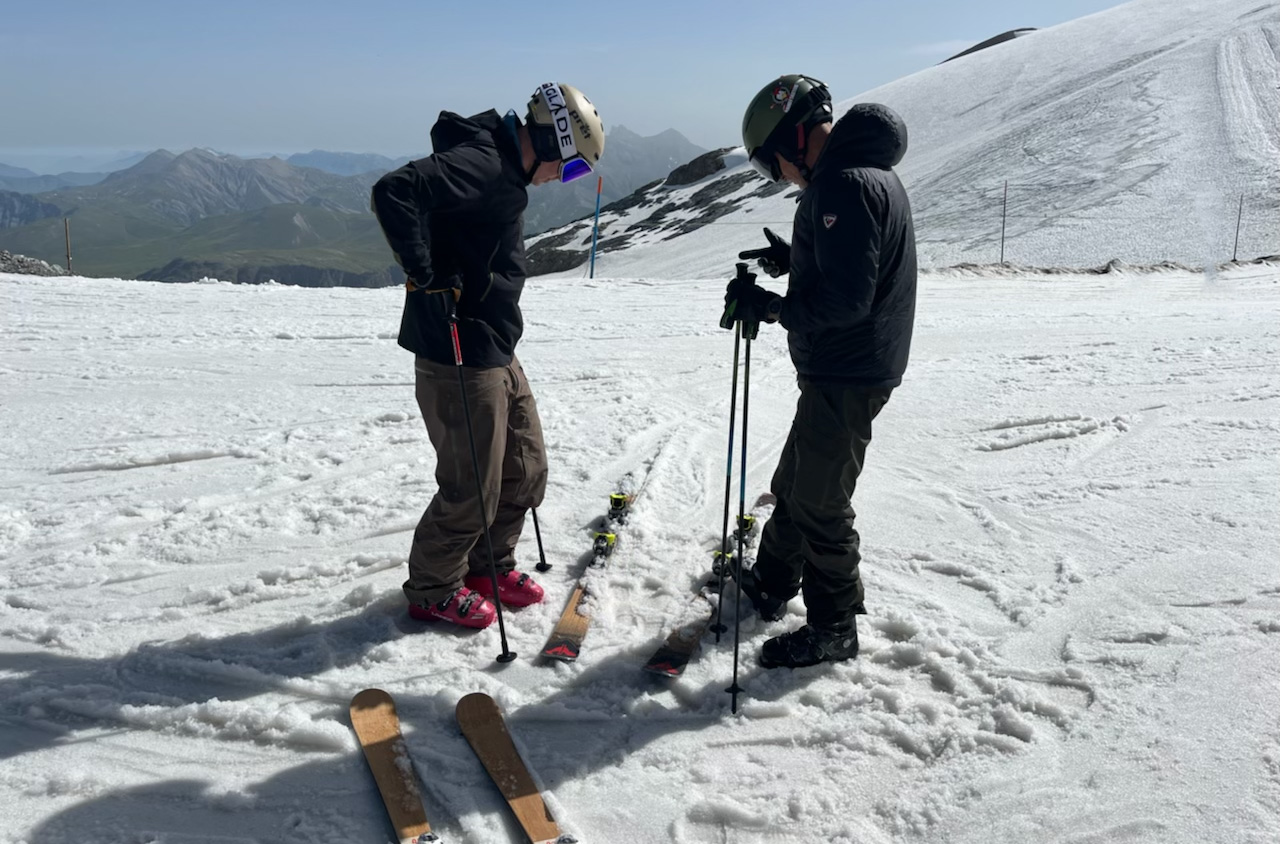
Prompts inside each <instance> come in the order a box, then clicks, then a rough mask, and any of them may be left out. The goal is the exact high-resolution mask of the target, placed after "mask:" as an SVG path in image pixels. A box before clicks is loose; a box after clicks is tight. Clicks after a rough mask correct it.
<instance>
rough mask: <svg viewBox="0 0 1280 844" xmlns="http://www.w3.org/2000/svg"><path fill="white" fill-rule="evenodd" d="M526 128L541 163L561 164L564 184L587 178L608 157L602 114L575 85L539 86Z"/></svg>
mask: <svg viewBox="0 0 1280 844" xmlns="http://www.w3.org/2000/svg"><path fill="white" fill-rule="evenodd" d="M525 125H526V126H527V127H528V129H529V140H530V142H531V143H532V144H533V153H534V156H535V157H536V158H537V159H538V161H559V162H560V181H561V182H572V181H573V180H574V179H580V178H582V177H583V176H585V175H587V174H588V173H590V172H591V171H592V169H593V168H594V167H595V166H596V164H597V163H598V162H599V161H600V156H602V155H604V124H603V123H602V122H601V121H600V113H599V112H598V111H596V107H595V106H593V105H592V104H591V100H589V99H587V98H586V96H584V95H583V93H582V92H581V91H579V90H578V89H577V88H574V87H573V86H571V85H563V84H558V83H555V82H544V83H542V84H541V85H539V86H538V90H536V91H534V92H533V96H532V97H530V98H529V111H528V113H527V114H526V115H525Z"/></svg>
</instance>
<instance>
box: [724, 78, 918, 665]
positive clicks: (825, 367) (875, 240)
mask: <svg viewBox="0 0 1280 844" xmlns="http://www.w3.org/2000/svg"><path fill="white" fill-rule="evenodd" d="M742 137H743V142H744V144H745V146H746V150H747V154H748V155H749V156H750V160H751V163H752V165H754V166H755V168H756V169H757V170H758V171H759V172H760V173H761V174H762V175H764V176H765V178H767V179H769V180H770V181H774V182H776V181H779V180H780V179H786V180H787V181H789V182H791V183H792V184H795V185H797V186H798V187H800V188H802V192H801V194H800V199H799V205H798V207H797V208H796V214H795V222H794V225H793V230H792V242H791V244H790V245H788V244H787V243H786V242H785V241H784V240H782V239H781V238H779V237H777V236H776V235H774V234H773V232H771V231H769V229H765V230H764V231H765V235H766V237H767V238H768V240H769V246H768V247H766V248H764V249H757V250H748V251H746V252H743V253H741V254H740V256H739V257H741V258H744V259H750V258H756V259H758V261H759V264H760V266H761V267H762V268H763V269H764V270H765V271H766V272H767V273H769V274H770V275H772V276H775V277H776V276H779V275H782V274H783V273H787V272H790V274H791V277H790V280H789V282H788V284H787V293H786V295H785V296H779V295H778V294H776V293H773V292H771V291H769V290H767V289H766V288H763V287H759V286H756V285H755V284H753V283H748V282H742V281H738V280H735V281H733V282H730V284H729V288H728V290H727V292H726V294H725V304H726V307H727V309H731V314H732V316H733V318H735V319H740V320H743V321H746V322H778V323H781V324H782V326H783V327H784V328H786V329H787V342H788V345H789V347H790V350H791V359H792V361H793V362H794V364H795V367H796V372H797V375H798V380H799V384H800V400H799V404H798V405H797V408H796V415H795V420H794V421H793V423H792V426H791V433H790V435H789V436H788V438H787V442H786V445H785V446H784V447H783V452H782V457H781V459H780V461H779V463H778V468H777V470H776V472H775V473H774V476H773V482H772V491H773V493H774V495H775V496H776V497H777V505H776V507H775V509H774V512H773V516H772V517H771V518H770V519H769V522H768V523H767V524H766V525H765V527H764V532H763V535H762V537H761V543H760V551H759V554H758V556H757V562H756V565H755V566H754V567H753V568H751V569H748V570H746V571H744V572H743V575H742V583H741V587H742V590H743V592H745V593H746V594H747V595H748V597H750V598H751V600H752V603H753V604H754V605H755V607H756V609H757V610H758V611H759V612H760V614H761V616H763V617H764V618H766V619H779V618H781V617H782V615H783V614H784V612H785V610H786V604H787V602H788V601H789V600H790V599H791V598H792V597H794V596H795V595H796V594H797V593H798V592H800V591H801V590H803V593H804V601H805V607H806V610H807V621H808V623H807V624H806V625H805V626H803V627H801V628H800V629H799V630H796V631H793V632H791V633H786V634H783V635H781V636H777V637H775V638H772V639H769V640H768V641H766V642H765V643H764V646H763V648H762V649H761V655H760V661H761V664H762V665H764V666H765V667H769V668H772V667H776V666H790V667H796V666H802V665H813V664H816V663H818V662H823V661H827V660H842V659H852V658H853V657H855V656H857V654H858V631H857V626H856V617H857V615H858V614H861V613H864V612H865V609H864V608H863V587H862V578H861V576H860V574H859V571H858V564H859V562H860V561H861V556H860V554H859V536H858V532H857V530H855V529H854V525H853V523H854V511H853V506H852V499H853V493H854V487H855V485H856V482H857V479H858V475H859V473H860V472H861V471H862V466H863V461H864V460H865V457H866V449H867V445H868V444H869V443H870V442H871V422H872V420H873V419H875V417H876V415H877V414H879V412H880V410H881V409H882V408H883V407H884V405H885V403H886V402H888V400H889V395H890V393H891V392H892V391H893V388H894V387H897V386H898V385H899V384H901V383H902V374H903V372H904V371H905V370H906V367H907V355H908V352H909V350H910V347H911V329H912V323H913V321H914V318H915V300H916V242H915V231H914V228H913V225H912V220H911V206H910V203H909V202H908V200H907V194H906V191H905V190H904V189H903V187H902V182H900V181H899V180H898V177H897V175H896V174H895V173H894V172H893V169H892V168H893V167H894V166H895V165H896V164H898V162H900V161H901V160H902V157H903V155H904V154H905V153H906V150H907V128H906V125H905V124H904V123H903V122H902V119H901V118H900V117H899V116H898V115H897V114H895V113H894V112H893V111H892V110H891V109H889V108H888V107H886V106H883V105H878V104H872V103H862V104H858V105H855V106H853V107H852V108H850V109H849V111H848V112H846V113H845V115H844V116H843V117H841V119H840V120H839V121H838V122H836V123H835V124H834V125H833V124H832V110H831V96H830V94H829V93H828V92H827V88H826V86H825V85H823V84H822V83H821V82H819V81H817V80H815V79H813V78H811V77H806V76H800V75H787V76H782V77H780V78H778V79H776V80H774V81H773V82H771V83H770V84H769V85H767V86H765V87H764V88H763V89H762V90H761V91H760V93H759V94H757V95H756V97H755V99H753V100H752V102H751V105H750V106H749V107H748V109H747V112H746V115H745V117H744V119H743V124H742Z"/></svg>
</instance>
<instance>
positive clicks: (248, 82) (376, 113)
mask: <svg viewBox="0 0 1280 844" xmlns="http://www.w3.org/2000/svg"><path fill="white" fill-rule="evenodd" d="M1115 5H1118V2H1116V0H1039V2H1036V3H1026V2H1015V0H975V2H969V3H957V2H955V0H899V2H891V1H890V0H881V2H856V0H808V2H804V3H789V2H788V3H764V2H756V1H755V0H738V1H737V2H732V3H699V2H692V0H690V2H668V0H647V2H644V3H640V2H626V3H610V2H591V3H583V2H577V1H576V0H560V2H556V3H516V2H509V1H508V0H487V1H486V2H475V0H471V2H467V0H451V1H450V2H447V3H446V2H421V0H419V2H409V0H364V1H363V2H360V3H350V2H348V3H338V2H328V0H310V2H295V0H257V2H244V0H221V1H220V2H217V3H211V4H204V3H201V4H187V3H174V2H172V0H168V2H158V0H118V1H117V2H112V3H100V2H96V0H83V1H82V2H69V0H40V2H36V0H17V2H14V3H8V4H6V8H5V12H4V14H3V28H2V29H0V79H3V80H5V81H4V83H3V84H0V114H4V115H6V117H7V118H8V119H7V120H6V125H5V126H4V128H3V130H2V131H0V162H2V161H5V155H4V153H5V151H11V152H17V151H28V152H30V151H36V150H50V149H59V150H71V149H85V150H87V149H94V150H105V149H121V150H149V149H154V148H157V147H166V148H168V149H171V150H175V151H177V150H181V149H187V148H189V147H193V146H207V147H212V148H215V149H219V150H224V151H228V152H236V153H242V154H251V153H260V152H280V153H289V152H297V151H303V150H309V149H313V148H321V149H333V150H347V151H353V152H382V153H386V154H401V153H403V154H410V153H416V152H422V151H425V150H426V149H427V148H428V142H427V140H426V139H427V133H428V131H429V129H430V126H431V124H432V122H434V120H435V117H436V115H437V114H438V113H439V112H440V110H441V109H449V110H452V111H458V112H461V113H463V114H471V113H474V112H477V111H482V110H484V109H486V108H498V109H499V110H500V111H505V110H506V109H507V108H517V109H518V110H519V111H521V112H523V109H524V103H525V102H526V100H527V98H528V95H529V92H530V91H532V90H533V88H534V87H535V86H536V84H537V83H538V82H540V81H543V80H544V79H556V80H559V81H565V82H569V83H571V84H573V85H576V86H577V87H579V88H581V89H582V90H583V91H584V92H586V94H587V95H588V96H589V97H591V98H592V100H593V101H594V102H595V103H596V105H597V107H598V108H599V109H600V112H601V116H602V117H603V119H604V121H605V125H606V127H608V126H613V125H619V124H621V125H625V126H627V127H628V128H630V129H632V130H634V131H637V132H640V133H641V134H645V135H648V134H653V133H656V132H659V131H662V130H663V129H667V128H675V129H678V130H679V131H681V132H682V133H684V134H685V135H686V136H687V137H688V138H689V139H690V140H692V141H694V142H695V143H697V144H700V145H702V146H704V147H714V146H725V145H729V144H735V143H738V131H739V126H740V121H741V117H742V110H743V108H745V106H746V103H747V102H748V101H749V100H750V98H751V96H752V95H753V94H754V93H755V92H756V91H757V90H758V89H759V88H760V87H761V86H762V85H764V84H765V83H766V82H768V80H769V79H770V78H771V77H772V76H774V75H776V74H779V73H792V72H803V73H808V74H812V75H814V76H816V77H818V78H820V79H823V80H824V81H826V82H827V84H828V85H829V86H830V87H831V89H832V93H833V94H834V95H835V96H836V97H837V98H838V99H843V98H846V97H851V96H855V95H856V94H858V93H860V92H862V91H865V90H869V89H871V88H874V87H876V86H877V85H880V84H883V83H885V82H889V81H891V80H893V79H896V78H899V77H902V76H906V75H908V74H911V73H914V72H915V71H918V70H921V69H923V68H925V67H928V66H930V65H932V64H935V63H937V62H938V61H940V60H942V59H944V58H946V57H947V56H949V55H952V54H954V53H956V52H958V51H959V50H961V49H964V48H965V47H967V46H969V45H971V44H973V43H975V42H977V41H981V40H983V39H985V38H988V37H990V36H992V35H995V34H997V33H999V32H1002V31H1004V30H1007V29H1013V28H1015V27H1022V26H1036V27H1046V26H1052V25H1053V24H1056V23H1061V22H1063V21H1067V20H1071V19H1073V18H1077V17H1080V16H1083V15H1087V14H1092V13H1094V12H1098V11H1101V10H1103V9H1106V8H1110V7H1112V6H1115ZM801 8H803V9H804V11H803V12H800V11H798V10H799V9H801ZM17 115H21V117H20V118H19V117H17Z"/></svg>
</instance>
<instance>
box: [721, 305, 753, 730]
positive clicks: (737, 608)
mask: <svg viewBox="0 0 1280 844" xmlns="http://www.w3.org/2000/svg"><path fill="white" fill-rule="evenodd" d="M756 328H757V325H756V324H755V323H745V322H744V323H743V324H742V333H743V335H744V336H745V337H746V338H747V342H746V346H747V350H746V353H745V355H744V357H745V361H744V363H743V366H742V465H741V468H740V469H739V471H738V524H739V525H741V524H742V523H743V519H744V517H745V516H746V514H747V413H748V410H749V408H750V406H751V404H750V403H751V340H752V338H753V337H755V336H756ZM737 533H738V553H737V555H736V556H735V557H734V560H733V571H734V577H733V585H734V589H733V606H734V613H733V685H732V686H730V687H729V688H727V689H725V691H727V692H728V693H729V694H730V695H732V696H733V706H732V711H733V713H734V714H735V715H736V714H737V712H738V694H739V693H740V692H741V691H742V688H741V687H740V686H739V685H738V647H739V643H740V641H741V638H740V633H741V628H742V554H743V544H744V543H745V542H746V536H745V531H742V530H739V531H738V532H737Z"/></svg>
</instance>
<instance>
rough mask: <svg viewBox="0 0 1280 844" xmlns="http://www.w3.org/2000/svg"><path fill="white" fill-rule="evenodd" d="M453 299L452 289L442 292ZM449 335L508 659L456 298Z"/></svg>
mask: <svg viewBox="0 0 1280 844" xmlns="http://www.w3.org/2000/svg"><path fill="white" fill-rule="evenodd" d="M444 295H446V296H449V297H450V298H451V299H453V294H452V291H449V292H448V293H445V294H444ZM449 335H450V337H451V338H452V339H453V360H454V362H455V363H456V364H457V369H458V389H459V390H461V391H462V414H463V416H464V417H465V418H466V420H467V442H468V443H469V444H470V445H471V466H472V468H473V469H475V473H476V494H477V495H478V496H479V498H480V523H481V524H482V525H483V526H484V546H485V550H486V551H488V553H489V578H490V579H491V580H492V581H493V606H494V608H495V609H496V610H497V611H498V636H499V638H501V640H502V653H501V654H499V655H498V662H511V660H513V659H515V658H516V655H515V654H514V653H513V652H512V651H511V650H510V649H509V648H508V647H507V627H506V624H504V623H503V619H502V601H501V600H500V599H499V598H498V590H499V584H498V564H497V562H496V561H495V560H494V558H493V538H492V537H491V536H490V535H489V511H488V510H487V509H485V506H484V479H483V478H481V477H480V454H479V452H477V451H476V434H475V430H474V429H473V428H472V427H471V403H470V402H468V401H467V379H466V378H464V377H463V374H462V344H461V343H460V342H458V305H457V300H456V299H454V301H451V302H450V303H449Z"/></svg>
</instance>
